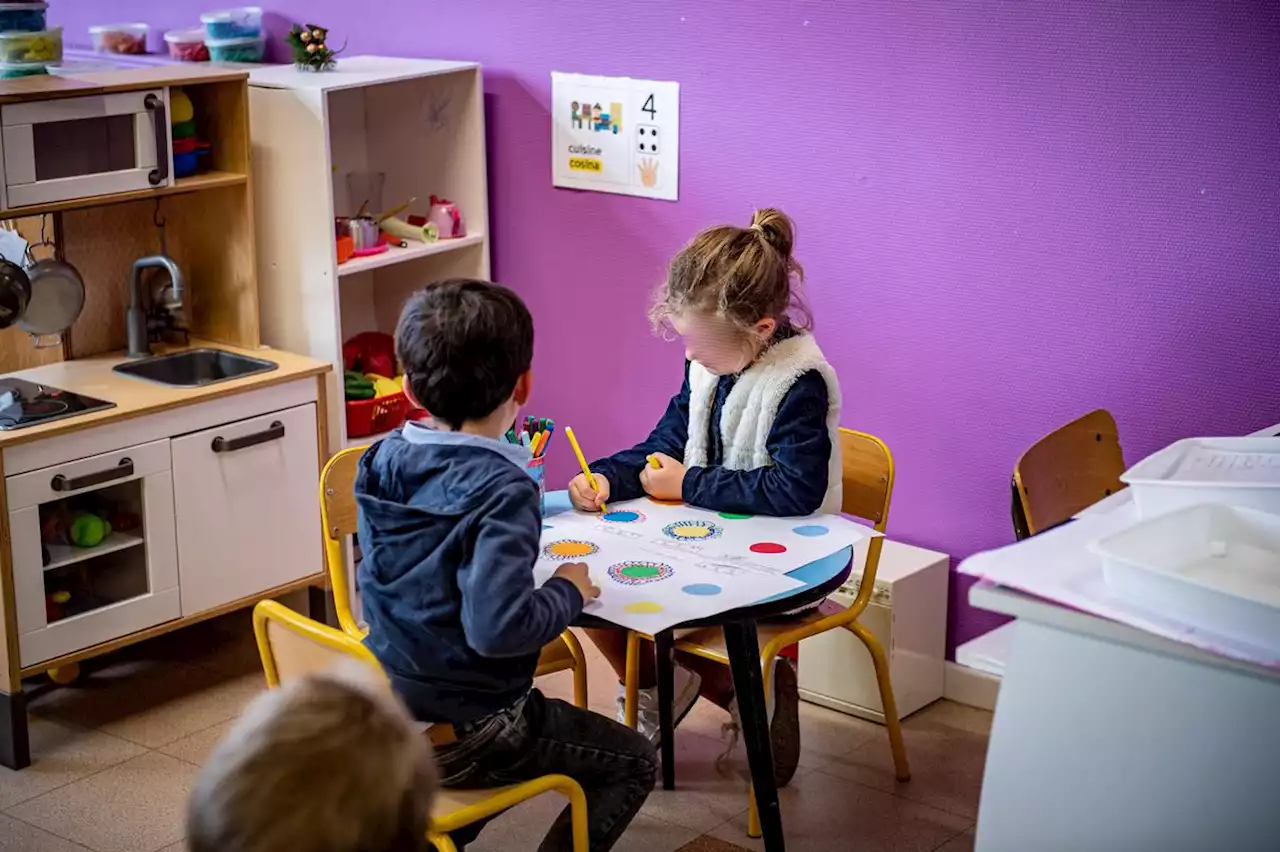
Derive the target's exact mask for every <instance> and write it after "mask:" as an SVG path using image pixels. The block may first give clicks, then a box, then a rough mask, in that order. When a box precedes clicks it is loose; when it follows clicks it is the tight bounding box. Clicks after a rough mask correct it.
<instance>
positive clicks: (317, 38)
mask: <svg viewBox="0 0 1280 852" xmlns="http://www.w3.org/2000/svg"><path fill="white" fill-rule="evenodd" d="M328 38H329V31H328V30H326V29H325V28H324V27H319V26H316V25H315V24H294V25H293V28H292V29H291V30H289V35H288V36H286V37H285V41H286V42H287V43H288V45H289V48H290V49H291V50H292V51H293V64H294V65H296V66H297V67H298V68H299V69H300V70H303V71H332V70H333V69H334V66H336V65H337V64H338V59H337V56H338V54H339V53H341V52H342V51H343V50H344V49H345V48H346V45H345V44H344V45H343V46H342V47H341V48H339V49H338V50H330V49H329V45H328V44H327V41H328Z"/></svg>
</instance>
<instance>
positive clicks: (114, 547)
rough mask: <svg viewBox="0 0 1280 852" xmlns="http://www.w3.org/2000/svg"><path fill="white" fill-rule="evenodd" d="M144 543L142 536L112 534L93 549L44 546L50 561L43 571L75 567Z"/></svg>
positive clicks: (65, 545)
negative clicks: (78, 563)
mask: <svg viewBox="0 0 1280 852" xmlns="http://www.w3.org/2000/svg"><path fill="white" fill-rule="evenodd" d="M144 541H145V539H143V538H142V536H138V535H133V534H132V533H121V532H113V533H112V534H111V535H109V536H107V537H106V539H104V540H103V542H102V543H101V544H99V545H97V546H95V547H73V546H71V545H68V544H50V545H46V546H45V547H46V549H47V550H48V551H49V559H50V560H51V561H50V562H49V564H48V565H46V566H44V570H46V571H56V570H57V569H59V568H65V567H66V566H68V565H75V564H76V563H77V562H85V561H87V560H90V559H96V558H97V557H99V556H106V555H107V554H108V553H115V552H117V551H120V550H128V549H129V548H131V547H137V546H138V545H140V544H142V543H143V542H144Z"/></svg>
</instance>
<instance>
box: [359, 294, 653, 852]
mask: <svg viewBox="0 0 1280 852" xmlns="http://www.w3.org/2000/svg"><path fill="white" fill-rule="evenodd" d="M396 355H397V357H398V358H399V360H400V364H401V366H402V367H403V368H404V374H405V392H406V393H407V394H409V395H410V396H411V397H412V398H413V399H414V401H415V402H417V403H418V404H419V405H421V406H422V407H423V408H425V409H426V410H427V411H428V412H430V413H431V418H432V423H431V425H429V426H428V425H423V424H421V423H416V422H415V423H408V424H406V425H405V427H404V428H403V429H402V430H401V431H398V432H393V433H392V434H391V435H390V436H389V437H388V438H386V439H385V440H383V441H380V442H379V443H377V444H375V445H374V446H373V447H372V448H370V449H369V450H368V451H367V452H366V453H365V454H364V456H363V457H362V458H361V461H360V470H359V473H358V474H357V477H356V484H355V488H356V500H357V502H358V504H359V507H360V520H359V537H360V546H361V548H362V550H363V553H364V558H363V560H362V562H361V563H360V569H359V586H360V594H361V598H362V601H363V603H364V612H365V617H366V619H367V620H368V622H369V637H368V639H367V640H366V642H367V644H368V646H369V648H370V650H372V651H373V653H374V654H375V655H376V656H377V657H378V659H379V661H381V663H382V665H383V667H384V668H385V669H386V671H387V674H388V676H389V677H390V678H391V683H392V685H393V686H394V688H395V689H396V691H397V692H398V693H399V694H400V695H401V697H403V698H404V700H405V702H406V704H408V706H409V709H410V710H411V711H412V712H413V714H414V715H415V716H416V717H417V718H418V719H419V720H421V721H423V722H427V723H429V725H430V727H429V728H428V730H427V735H428V738H429V739H430V740H431V742H432V743H433V744H434V745H435V747H436V760H437V762H438V763H439V766H440V775H441V778H442V783H443V784H444V785H445V786H456V787H487V786H497V785H501V784H510V783H514V782H517V781H522V780H526V779H530V778H536V777H538V776H540V775H546V774H548V773H561V774H564V775H568V776H569V777H571V778H573V779H575V780H577V781H578V782H579V783H580V784H581V785H582V787H583V789H584V790H585V791H586V793H587V804H588V813H589V833H590V837H591V848H592V849H593V850H607V849H609V848H611V847H612V846H613V845H614V843H615V842H617V840H618V838H619V837H620V836H621V835H622V832H623V831H624V830H625V829H626V827H627V825H628V824H629V823H630V822H631V819H632V818H633V817H634V816H635V814H636V812H637V811H639V809H640V806H641V805H642V804H643V803H644V800H645V798H646V797H647V796H648V795H649V792H650V790H652V788H653V779H654V769H655V766H656V762H657V760H656V756H655V754H654V750H653V746H652V745H651V744H650V743H649V741H648V740H646V739H645V738H644V737H642V736H640V735H639V734H637V733H636V732H635V731H632V730H631V729H629V728H626V727H624V726H622V725H619V724H618V723H616V722H614V721H612V720H610V719H606V718H605V717H603V716H601V715H599V714H596V713H592V712H590V711H587V710H581V709H579V708H576V707H574V706H572V705H570V704H567V703H565V702H563V701H557V700H551V699H547V698H545V697H543V695H542V693H541V692H539V691H538V690H536V689H533V673H534V669H535V668H536V667H537V663H538V655H539V653H540V651H541V649H542V647H543V646H544V645H546V644H547V643H549V642H552V641H554V640H555V639H556V637H558V636H559V635H560V633H561V632H563V631H564V629H565V628H566V627H568V626H569V623H570V622H571V621H572V620H573V619H574V618H576V617H577V616H578V614H579V613H580V612H581V611H582V607H583V604H584V602H585V601H587V600H591V599H593V598H595V597H596V596H597V595H599V594H600V590H599V589H598V588H596V587H595V586H594V585H593V584H592V582H591V579H590V578H589V577H588V576H587V566H586V565H584V564H581V563H573V564H567V565H562V566H560V568H559V569H558V570H557V571H556V573H555V576H553V577H552V578H551V579H550V580H548V581H547V583H546V584H544V585H543V586H542V587H541V588H535V587H534V581H533V569H534V565H535V563H536V562H537V559H538V549H539V543H538V542H539V536H540V535H541V531H542V516H541V510H540V508H539V502H540V501H539V495H538V487H537V485H536V484H535V483H534V481H533V479H532V478H531V477H530V476H529V474H528V472H527V470H526V467H527V465H528V463H529V460H530V455H529V450H528V449H527V448H525V447H521V446H517V445H515V444H510V443H507V442H506V441H504V440H503V435H504V433H505V432H506V431H507V429H508V428H509V427H510V426H511V424H512V423H513V422H514V421H515V419H516V415H517V412H518V411H519V409H520V406H521V405H523V404H524V403H525V402H527V401H528V398H529V392H530V388H531V382H532V375H531V373H530V364H531V362H532V360H533V320H532V318H531V317H530V316H529V311H528V310H527V309H526V308H525V306H524V303H523V302H521V301H520V299H519V297H518V296H516V295H515V293H513V292H511V291H510V290H508V289H506V288H505V287H500V286H498V285H496V284H491V283H488V282H485V281H474V280H452V281H444V282H441V283H439V284H435V285H432V286H430V287H427V288H426V289H425V290H422V291H420V292H418V293H415V294H414V295H413V296H412V297H410V299H409V301H408V303H407V304H406V305H405V307H404V311H403V313H401V315H400V322H399V324H398V325H397V327H396ZM478 830H479V829H478V828H477V829H474V830H472V831H470V832H462V831H460V832H457V833H455V835H454V842H455V843H459V845H462V844H463V843H465V842H467V841H470V840H471V839H473V838H474V836H475V832H476V831H478ZM459 835H465V836H459ZM540 848H541V849H542V850H557V849H569V848H571V842H570V824H569V813H568V809H566V810H565V812H564V813H562V814H561V815H560V817H559V819H557V820H556V822H555V824H554V825H553V826H552V828H551V831H550V832H549V833H548V834H547V836H546V838H545V839H544V840H543V842H542V845H541V847H540Z"/></svg>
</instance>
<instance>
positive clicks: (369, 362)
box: [342, 331, 396, 376]
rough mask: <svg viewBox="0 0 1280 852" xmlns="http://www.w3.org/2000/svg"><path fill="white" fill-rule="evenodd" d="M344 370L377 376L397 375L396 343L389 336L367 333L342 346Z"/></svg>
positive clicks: (374, 332) (376, 332) (358, 335)
mask: <svg viewBox="0 0 1280 852" xmlns="http://www.w3.org/2000/svg"><path fill="white" fill-rule="evenodd" d="M342 360H343V364H344V368H345V369H347V370H355V371H357V372H361V373H373V374H374V375H375V376H394V375H395V374H396V342H395V338H393V337H392V336H391V335H389V334H383V333H382V332H378V331H365V332H361V333H360V334H357V335H356V336H355V337H353V338H351V339H350V340H348V341H347V342H346V343H344V344H343V345H342Z"/></svg>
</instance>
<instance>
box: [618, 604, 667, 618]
mask: <svg viewBox="0 0 1280 852" xmlns="http://www.w3.org/2000/svg"><path fill="white" fill-rule="evenodd" d="M623 609H625V610H626V611H627V612H629V613H631V614H632V615H653V614H654V613H658V612H662V604H660V603H654V602H653V601H636V602H635V603H629V604H627V605H626V606H624V607H623Z"/></svg>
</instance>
